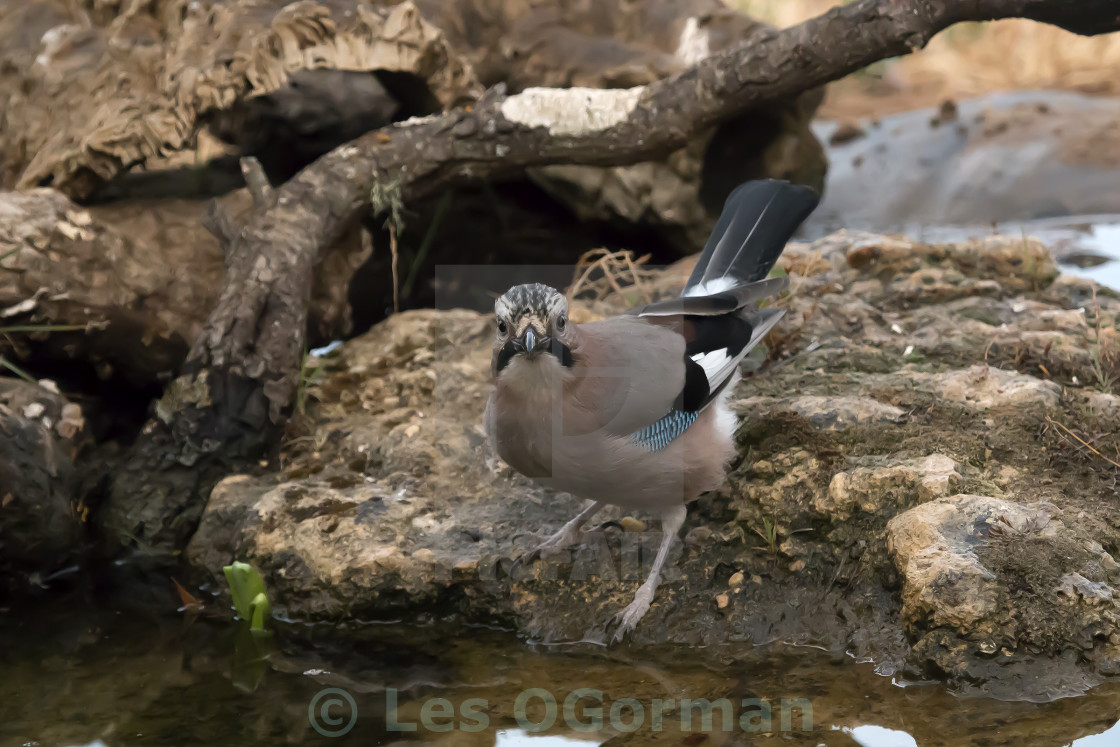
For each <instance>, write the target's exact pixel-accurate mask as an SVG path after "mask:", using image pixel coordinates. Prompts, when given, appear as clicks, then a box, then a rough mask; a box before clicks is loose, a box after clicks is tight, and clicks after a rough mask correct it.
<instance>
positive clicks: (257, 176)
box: [241, 156, 272, 210]
mask: <svg viewBox="0 0 1120 747" xmlns="http://www.w3.org/2000/svg"><path fill="white" fill-rule="evenodd" d="M241 175H242V176H244V177H245V186H246V187H248V188H249V194H251V195H252V196H253V205H254V206H255V207H256V208H258V209H261V210H263V209H265V208H268V207H270V206H271V205H272V184H270V183H269V181H268V176H267V175H266V174H265V173H264V168H262V167H261V162H260V161H258V160H257V159H256V157H255V156H245V157H244V158H242V159H241Z"/></svg>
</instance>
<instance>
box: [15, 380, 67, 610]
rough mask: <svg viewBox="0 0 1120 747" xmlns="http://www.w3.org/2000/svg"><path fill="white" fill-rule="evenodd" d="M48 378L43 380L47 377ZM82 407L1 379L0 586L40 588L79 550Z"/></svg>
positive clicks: (36, 387)
mask: <svg viewBox="0 0 1120 747" xmlns="http://www.w3.org/2000/svg"><path fill="white" fill-rule="evenodd" d="M48 383H49V382H48ZM83 426H84V421H83V418H82V414H81V408H80V407H78V406H77V405H76V404H74V403H71V402H67V401H66V399H65V398H64V397H62V396H61V395H60V394H58V392H57V391H52V390H51V389H48V388H46V387H45V386H41V385H37V384H31V383H27V382H23V381H17V380H13V379H3V378H0V587H6V589H7V590H8V591H9V592H18V591H27V590H28V589H30V588H35V587H45V586H46V585H47V584H48V582H49V580H50V577H51V574H53V573H54V572H55V571H58V570H61V569H63V568H65V567H66V566H67V565H69V564H70V563H72V562H73V560H74V558H75V557H76V555H77V553H78V551H79V550H80V539H81V537H82V534H83V531H82V527H81V520H82V518H83V513H84V512H86V511H88V509H84V508H83V507H82V506H80V505H79V502H78V499H79V491H78V474H77V472H76V471H75V469H74V463H73V457H74V456H75V453H76V451H77V449H78V445H79V444H80V443H81V437H82V436H83V435H84V434H82V429H83Z"/></svg>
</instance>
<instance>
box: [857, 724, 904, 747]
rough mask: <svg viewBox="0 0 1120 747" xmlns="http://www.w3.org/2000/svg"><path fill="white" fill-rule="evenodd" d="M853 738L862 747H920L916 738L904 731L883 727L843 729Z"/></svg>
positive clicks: (868, 726) (870, 726)
mask: <svg viewBox="0 0 1120 747" xmlns="http://www.w3.org/2000/svg"><path fill="white" fill-rule="evenodd" d="M842 731H843V732H844V733H845V734H848V735H850V736H851V738H852V739H854V740H855V742H856V744H858V745H860V747H918V743H917V742H916V741H915V740H914V737H912V736H910V735H909V734H907V733H906V732H904V731H897V730H895V729H884V728H883V727H881V726H872V725H870V724H867V725H864V726H856V727H854V728H851V729H848V728H845V729H842Z"/></svg>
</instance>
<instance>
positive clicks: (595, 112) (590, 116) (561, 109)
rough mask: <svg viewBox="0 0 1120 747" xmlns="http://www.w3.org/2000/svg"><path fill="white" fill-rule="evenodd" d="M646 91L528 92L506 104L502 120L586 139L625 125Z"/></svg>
mask: <svg viewBox="0 0 1120 747" xmlns="http://www.w3.org/2000/svg"><path fill="white" fill-rule="evenodd" d="M644 91H645V88H644V87H643V86H637V87H634V88H627V89H607V90H603V89H598V88H563V89H557V88H526V89H525V90H524V91H522V92H521V93H519V94H517V95H516V96H510V97H509V98H508V99H506V100H505V101H503V102H502V116H504V117H505V118H506V119H508V120H509V121H511V122H516V123H518V124H523V125H525V126H527V127H547V128H548V132H549V134H550V135H586V134H588V133H591V132H599V131H601V130H606V129H610V128H611V127H614V126H615V125H617V124H619V123H620V122H623V121H625V120H626V118H627V117H629V116H630V114H631V112H633V111H634V109H635V107H637V105H638V99H640V98H641V96H642V93H643V92H644Z"/></svg>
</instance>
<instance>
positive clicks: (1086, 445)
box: [1046, 417, 1120, 467]
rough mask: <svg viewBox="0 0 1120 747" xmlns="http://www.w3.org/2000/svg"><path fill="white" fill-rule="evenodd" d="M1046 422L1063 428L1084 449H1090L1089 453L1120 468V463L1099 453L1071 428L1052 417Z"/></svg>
mask: <svg viewBox="0 0 1120 747" xmlns="http://www.w3.org/2000/svg"><path fill="white" fill-rule="evenodd" d="M1046 422H1047V423H1051V424H1053V425H1056V426H1058V427H1059V428H1061V429H1062V430H1063V431H1065V432H1066V433H1068V434H1069V435H1071V436H1073V437H1074V438H1075V439H1077V442H1078V443H1080V444H1081V445H1082V446H1084V447H1085V448H1086V449H1088V450H1089V451H1091V452H1093V453H1094V454H1096V455H1097V456H1099V457H1100V458H1101V459H1103V460H1105V461H1106V462H1108V463H1109V464H1111V465H1112V466H1113V467H1120V462H1114V461H1112V460H1111V459H1109V458H1108V457H1106V456H1105V455H1104V454H1102V453H1100V452H1099V451H1097V450H1096V449H1094V448H1093V447H1092V445H1091V444H1090V443H1089V442H1088V441H1086V440H1085V439H1083V438H1082V437H1081V436H1079V435H1077V434H1076V433H1074V432H1073V431H1071V430H1070V429H1069V428H1066V427H1065V426H1064V425H1062V424H1061V423H1059V422H1058V421H1057V420H1054V419H1053V418H1051V417H1047V418H1046Z"/></svg>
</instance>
